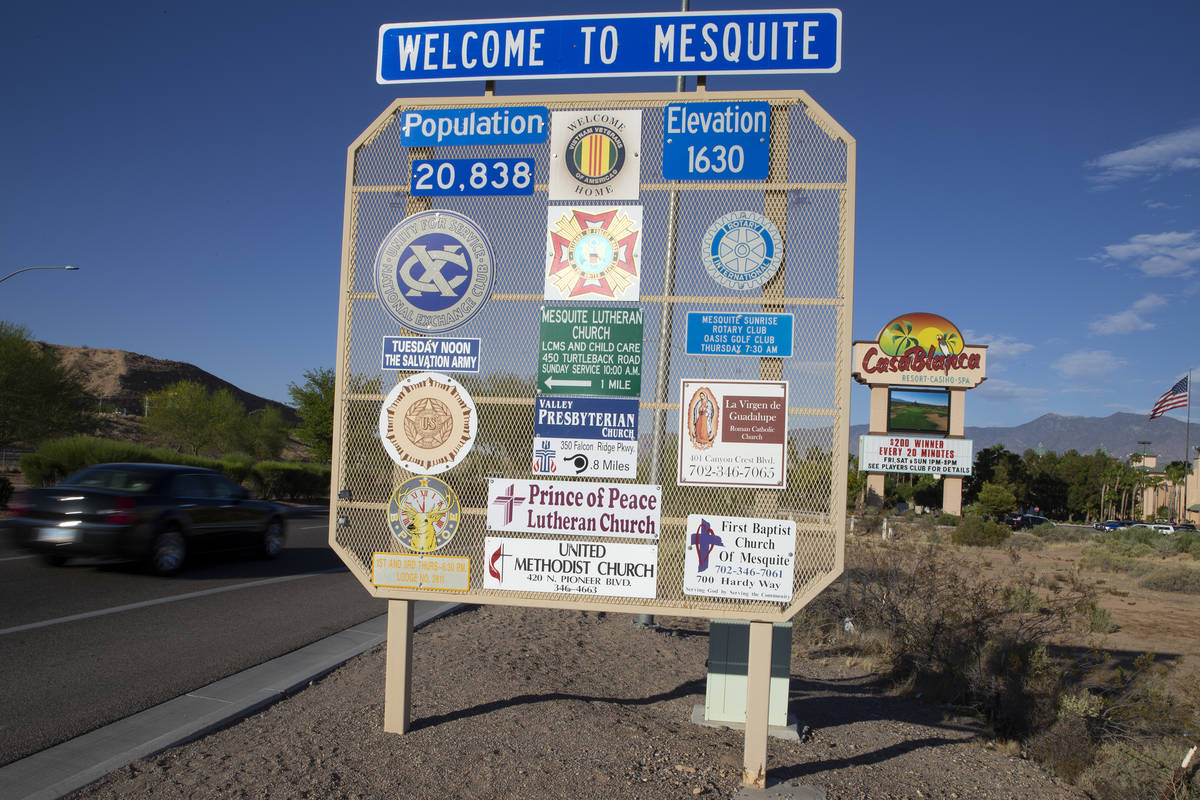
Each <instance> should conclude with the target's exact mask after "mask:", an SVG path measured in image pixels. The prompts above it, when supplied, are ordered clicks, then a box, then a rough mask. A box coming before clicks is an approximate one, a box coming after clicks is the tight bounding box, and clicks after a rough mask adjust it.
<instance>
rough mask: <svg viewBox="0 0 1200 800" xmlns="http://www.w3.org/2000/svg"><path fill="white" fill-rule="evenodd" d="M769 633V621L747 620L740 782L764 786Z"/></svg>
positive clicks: (768, 682) (769, 658)
mask: <svg viewBox="0 0 1200 800" xmlns="http://www.w3.org/2000/svg"><path fill="white" fill-rule="evenodd" d="M771 633H772V626H771V623H769V622H751V623H750V652H749V654H748V658H747V661H746V741H745V751H744V754H743V755H744V758H743V759H742V784H743V785H744V786H755V787H758V788H759V789H765V788H766V787H767V716H768V706H769V705H770V701H771Z"/></svg>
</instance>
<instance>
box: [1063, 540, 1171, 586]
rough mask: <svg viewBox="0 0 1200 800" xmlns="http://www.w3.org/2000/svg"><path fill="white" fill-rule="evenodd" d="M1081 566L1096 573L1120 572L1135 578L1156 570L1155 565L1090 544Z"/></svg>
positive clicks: (1080, 560) (1081, 559) (1081, 560)
mask: <svg viewBox="0 0 1200 800" xmlns="http://www.w3.org/2000/svg"><path fill="white" fill-rule="evenodd" d="M1079 566H1080V567H1082V568H1083V569H1088V570H1092V571H1094V572H1118V573H1125V574H1127V575H1132V576H1134V577H1135V578H1136V577H1138V576H1141V575H1145V574H1146V573H1147V572H1149V571H1150V570H1152V569H1154V565H1153V564H1150V563H1147V562H1145V561H1139V560H1138V559H1136V558H1130V557H1129V556H1125V555H1120V554H1118V553H1114V552H1112V550H1110V549H1109V548H1108V547H1107V546H1106V545H1103V544H1089V545H1087V546H1086V547H1084V548H1083V557H1082V558H1080V559H1079Z"/></svg>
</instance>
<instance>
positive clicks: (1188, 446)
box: [1183, 367, 1192, 522]
mask: <svg viewBox="0 0 1200 800" xmlns="http://www.w3.org/2000/svg"><path fill="white" fill-rule="evenodd" d="M1191 452H1192V368H1191V367H1188V405H1187V427H1186V428H1184V429H1183V521H1184V522H1187V521H1188V496H1187V494H1188V492H1187V487H1188V476H1189V473H1191V471H1192V470H1191V466H1192V462H1191V460H1190V459H1189V458H1188V456H1189V454H1190V453H1191Z"/></svg>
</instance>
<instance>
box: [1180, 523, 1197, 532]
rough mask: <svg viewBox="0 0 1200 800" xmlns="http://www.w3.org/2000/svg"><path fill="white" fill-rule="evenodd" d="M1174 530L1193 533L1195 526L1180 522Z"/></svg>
mask: <svg viewBox="0 0 1200 800" xmlns="http://www.w3.org/2000/svg"><path fill="white" fill-rule="evenodd" d="M1175 530H1177V531H1194V530H1196V526H1195V525H1193V524H1192V523H1190V522H1181V523H1179V524H1178V525H1176V526H1175Z"/></svg>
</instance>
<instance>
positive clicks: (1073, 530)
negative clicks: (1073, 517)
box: [1038, 525, 1094, 542]
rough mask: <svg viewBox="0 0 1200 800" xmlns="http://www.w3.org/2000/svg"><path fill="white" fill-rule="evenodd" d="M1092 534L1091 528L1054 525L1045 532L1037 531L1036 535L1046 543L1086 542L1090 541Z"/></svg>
mask: <svg viewBox="0 0 1200 800" xmlns="http://www.w3.org/2000/svg"><path fill="white" fill-rule="evenodd" d="M1044 527H1046V526H1045V525H1039V526H1038V528H1039V529H1040V528H1044ZM1093 533H1094V532H1093V531H1092V529H1091V528H1081V527H1079V526H1078V525H1056V526H1054V527H1052V528H1050V529H1049V530H1047V531H1045V532H1042V531H1040V530H1039V531H1038V535H1039V536H1041V537H1042V539H1043V541H1047V542H1087V541H1091V539H1092V538H1093Z"/></svg>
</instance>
